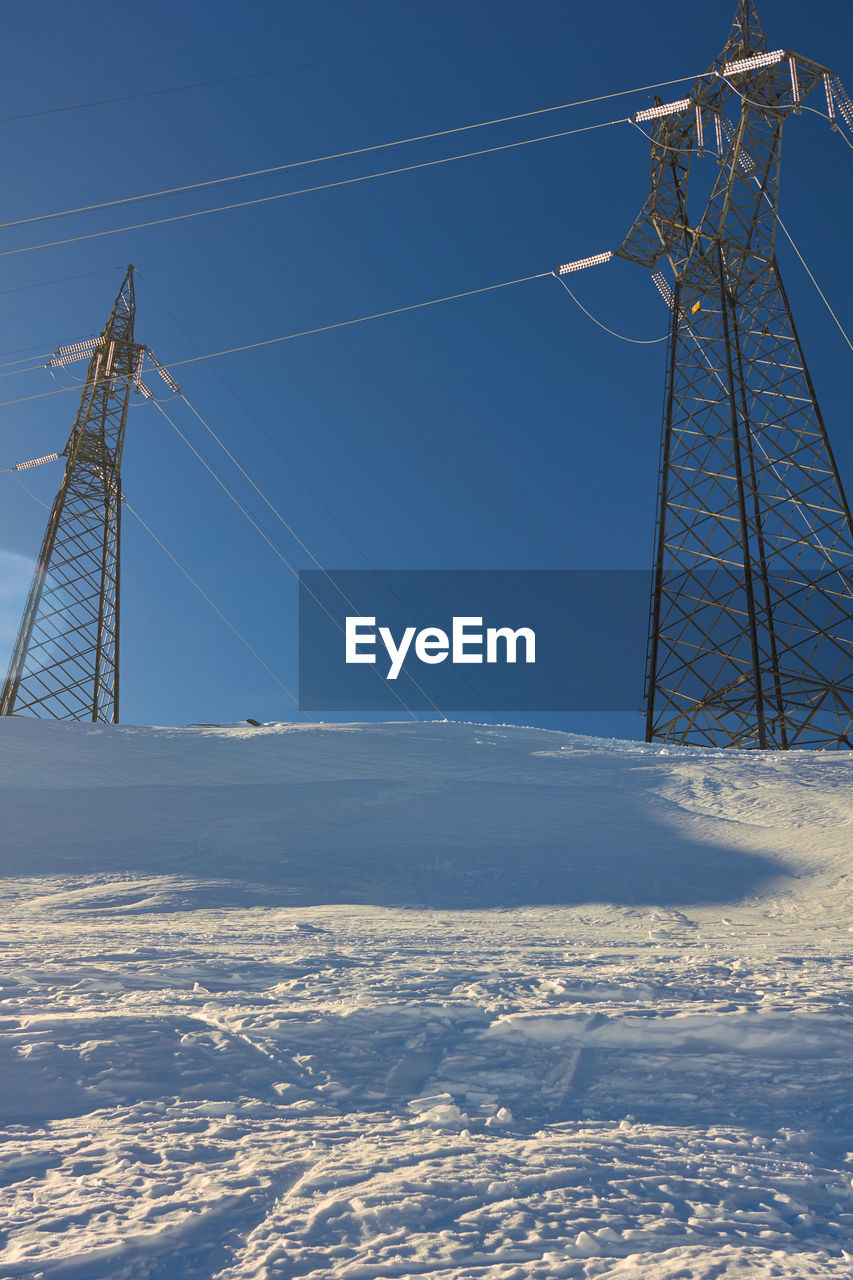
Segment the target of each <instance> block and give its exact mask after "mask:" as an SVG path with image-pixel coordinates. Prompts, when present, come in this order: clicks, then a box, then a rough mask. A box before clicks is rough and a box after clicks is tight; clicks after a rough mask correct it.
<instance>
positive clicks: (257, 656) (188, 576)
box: [124, 498, 317, 724]
mask: <svg viewBox="0 0 853 1280" xmlns="http://www.w3.org/2000/svg"><path fill="white" fill-rule="evenodd" d="M124 508H125V510H126V511H129V512H130V514H131V515H132V516H134V517H135V518H136V519H137V520H138V521H139V523H140V524H141V525H142V528H143V529H144V530H145V532H146V533H147V534H148V535H149V537H151V538H153V539H154V541H155V542H156V543H157V546H158V547H159V548H160V550H161V551H163V552H165V554H166V555H167V556H168V557H169V559H170V560H171V561H172V564H173V565H175V567H176V568H177V569H179V570H180V571H181V573H182V574H183V575H184V577H185V578H186V580H187V582H189V583H190V584H191V585H192V586H193V587H195V589H196V591H197V592H198V593H199V595H200V596H201V597H202V599H203V600H206V601H207V603H208V604H209V605H210V607H211V609H212V610H213V612H214V613H215V614H217V615H218V616H219V617H220V618H221V619H222V621H223V622H224V623H225V625H226V627H228V629H229V631H232V632H233V633H234V635H235V636H236V637H237V639H238V640H239V641H240V643H241V644H242V645H244V646H245V647H246V648H247V649H248V651H249V653H250V654H251V655H252V657H253V658H254V659H255V661H256V662H259V663H260V664H261V666H262V667H263V669H264V670H265V671H266V672H267V674H268V675H270V676H272V678H273V680H274V681H275V682H276V684H277V685H278V687H279V688H280V689H283V690H284V692H285V693H286V694H287V696H288V698H290V699H291V701H292V702H294V703H295V704H296V706H297V707H298V708H299V710H300V711H301V712H302V714H303V715H304V716H305V717H306V719H308V720H310V721H311V723H312V724H316V723H317V721H316V720H315V719H314V717H313V716H312V715H311V714H310V713H309V712H308V711H306V710H305V708H304V707H303V706H302V704H301V702H300V701H299V699H298V698H297V696H296V694H295V693H293V692H292V691H291V690H290V689H288V687H287V685H286V684H284V683H283V681H281V680H280V679H279V678H278V676H277V675H276V673H275V672H274V671H273V669H272V667H271V666H270V665H269V664H268V663H266V662H264V660H263V658H262V657H261V655H260V654H259V653H258V651H257V650H256V649H254V648H253V647H252V646H251V645H250V644H249V641H248V640H247V639H246V637H245V636H244V635H243V634H242V632H241V631H238V630H237V628H236V627H235V626H234V623H233V622H231V620H230V619H229V618H226V616H225V614H224V613H223V612H222V610H221V609H220V608H219V607H218V605H215V604H214V603H213V601H212V600H211V598H210V596H209V595H208V594H207V592H206V591H204V590H203V588H202V587H200V586H199V584H198V583H197V582H196V580H195V578H193V577H192V576H191V574H190V573H189V572H188V570H187V569H185V568H184V566H183V565H182V564H181V562H180V561H179V560H178V559H177V557H176V556H174V555H172V552H171V551H170V550H169V548H168V547H167V546H165V544H164V543H163V542H161V540H160V539H159V538H158V537H157V534H156V533H155V532H154V530H153V529H151V528H150V527H149V525H147V524H146V523H145V521H144V520H143V519H142V516H141V515H140V514H139V512H138V511H135V510H134V508H133V507H132V506H131V505H130V503H129V502H128V501H127V499H126V498H125V500H124Z"/></svg>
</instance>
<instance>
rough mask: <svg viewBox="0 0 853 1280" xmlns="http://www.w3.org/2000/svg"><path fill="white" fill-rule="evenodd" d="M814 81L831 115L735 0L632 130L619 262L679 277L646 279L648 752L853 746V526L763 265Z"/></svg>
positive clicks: (818, 72)
mask: <svg viewBox="0 0 853 1280" xmlns="http://www.w3.org/2000/svg"><path fill="white" fill-rule="evenodd" d="M821 85H822V86H823V87H824V88H825V90H826V101H827V108H828V114H829V115H830V117H831V118H833V119H834V107H835V92H836V90H835V89H834V88H833V86H837V89H838V91H839V92H841V93H843V91H841V90H840V86H838V82H836V81H831V80H830V75H829V72H828V70H827V68H825V67H823V66H820V65H819V64H817V63H814V62H812V61H810V60H809V59H807V58H803V57H801V56H800V55H798V54H797V55H793V54H788V53H786V52H784V51H781V50H778V51H768V49H767V44H766V40H765V37H764V32H763V30H762V27H761V23H760V21H759V18H758V15H757V13H756V9H755V6H754V4H753V3H752V0H742V2H741V3H740V4H739V6H738V12H737V16H736V18H735V22H734V26H733V27H732V31H731V34H730V36H729V40H728V43H727V44H726V47H725V49H724V50H723V53H722V54H721V55H720V57H719V58H718V59H717V61H716V62H715V63H714V65H713V67H712V68H711V71H710V72H709V74H708V75H707V76H705V77H703V78H702V79H701V80H700V81H699V82H698V83H697V85H696V86H695V87H694V88H693V89H692V90H691V92H690V94H689V95H688V96H687V97H686V98H685V99H683V100H681V101H680V102H678V103H673V104H670V105H669V106H666V105H665V104H659V105H658V106H657V107H655V108H650V109H649V110H648V111H645V112H640V113H638V115H637V116H636V117H635V120H637V122H638V123H640V122H641V121H648V128H649V132H650V138H651V157H652V182H651V193H650V196H649V199H648V201H647V203H646V205H645V208H644V209H643V212H642V213H641V215H640V217H639V219H638V220H637V222H636V223H635V225H634V227H633V228H632V230H631V232H630V233H629V235H628V237H627V239H626V240H625V242H624V244H623V245H622V246H621V248H620V249H619V250H618V251H617V254H618V256H621V257H624V258H628V259H631V260H632V261H634V262H639V263H641V264H643V265H645V266H648V267H650V268H653V269H654V268H656V267H657V265H658V263H659V262H660V261H661V260H662V259H668V261H669V263H670V265H671V268H672V271H673V273H674V277H675V279H674V284H673V286H672V289H671V290H670V289H669V287H668V286H667V285H666V284H665V282H664V280H663V278H662V277H661V276H660V275H657V276H656V279H657V281H658V283H659V285H660V286H661V288H662V292H663V293H664V294H665V296H667V295H668V300H669V302H670V305H671V308H672V312H671V327H670V337H669V348H668V372H667V385H666V402H665V413H664V424H663V440H662V449H661V468H660V488H659V508H658V519H657V535H656V542H657V546H656V562H655V569H654V588H653V598H652V607H651V622H650V629H649V632H650V634H649V648H648V662H647V687H646V698H647V721H646V737H647V739H648V740H649V741H652V740H658V741H671V742H679V743H692V744H697V745H703V746H711V747H718V746H726V747H758V748H781V749H787V748H790V747H821V748H823V747H851V746H853V577H852V576H851V575H853V523H851V515H850V508H849V506H848V503H847V499H846V497H845V495H844V490H843V487H842V483H841V479H840V477H839V474H838V469H837V467H836V464H835V460H834V458H833V455H832V449H831V447H830V443H829V439H828V437H827V433H826V428H825V426H824V422H823V418H822V416H821V412H820V409H819V407H818V403H817V398H816V396H815V391H814V387H813V385H812V380H811V377H810V375H809V371H808V368H807V366H806V361H805V357H804V355H803V350H802V346H801V344H800V340H799V337H798V335H797V331H796V328H795V325H794V319H793V316H792V314H791V308H790V306H789V303H788V299H787V296H786V294H785V289H784V287H783V284H782V278H781V276H780V274H779V268H778V265H777V262H776V254H775V237H776V228H777V198H778V190H779V175H780V146H781V141H782V129H783V125H784V122H785V120H786V119H787V118H788V116H789V115H790V114H791V113H792V112H797V111H798V110H799V109H800V103H801V102H802V101H803V99H804V98H805V97H806V96H807V95H808V94H809V93H810V92H811V91H812V90H814V89H816V88H819V87H820V86H821ZM845 102H846V105H844V104H842V110H844V111H846V110H847V109H848V107H849V100H846V99H845ZM732 108H734V110H732ZM845 119H846V117H845ZM708 155H710V156H712V157H716V161H717V165H718V168H717V170H716V172H715V176H714V177H713V178H712V179H711V180H710V181H709V183H708V185H709V186H710V187H711V190H710V195H709V196H708V198H707V202H706V203H705V207H704V212H703V213H702V216H701V218H700V219H699V220H698V221H697V222H696V223H695V224H694V223H692V222H691V220H690V216H689V213H688V184H689V181H690V179H691V169H692V170H693V177H694V194H695V183H696V181H697V175H698V173H699V169H700V167H701V166H697V165H696V160H697V157H700V156H708ZM708 163H712V161H708ZM699 180H701V179H699ZM706 191H707V187H706Z"/></svg>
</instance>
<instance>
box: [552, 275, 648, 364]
mask: <svg viewBox="0 0 853 1280" xmlns="http://www.w3.org/2000/svg"><path fill="white" fill-rule="evenodd" d="M551 275H552V276H553V277H554V279H555V280H559V282H560V284H561V285H562V286H563V288H564V289H565V291H566V293H567V294H568V295H569V297H570V298H571V300H572V302H574V303H575V305H576V306H578V307H580V309H581V311H582V312H583V313H584V315H585V316H589V318H590V320H591V321H592V323H593V324H597V325H598V327H599V329H603V330H604V332H605V333H609V334H610V335H611V337H613V338H621V339H622V341H623V342H633V343H635V344H636V345H637V346H643V347H647V346H651V345H652V344H653V343H655V342H666V340H667V337H668V336H669V335H668V334H666V333H665V334H664V335H663V337H661V338H628V337H626V336H625V334H624V333H617V332H616V330H615V329H608V327H607V325H606V324H602V323H601V321H600V320H597V319H596V318H595V316H594V315H593V314H592V312H591V311H587V309H586V307H585V306H584V305H583V303H582V302H581V301H580V300H579V299H578V298H576V297H575V295H574V294H573V293H572V291H571V289H570V288H569V286H568V285H567V284H566V282H565V280H564V279H563V277H562V276H558V275H557V273H556V271H552V272H551Z"/></svg>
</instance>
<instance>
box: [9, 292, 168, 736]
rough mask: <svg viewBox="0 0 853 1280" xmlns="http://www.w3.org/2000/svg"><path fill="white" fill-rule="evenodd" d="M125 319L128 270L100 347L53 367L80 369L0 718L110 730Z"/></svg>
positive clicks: (62, 358)
mask: <svg viewBox="0 0 853 1280" xmlns="http://www.w3.org/2000/svg"><path fill="white" fill-rule="evenodd" d="M135 310H136V307H135V299H134V288H133V267H128V270H127V275H126V276H125V279H124V282H123V284H122V286H121V289H120V291H119V294H118V297H117V298H116V301H115V305H114V306H113V309H112V313H111V314H110V318H109V320H108V321H107V324H106V327H105V329H104V331H103V333H102V334H101V336H100V338H99V339H97V340H96V341H93V342H91V343H87V344H78V347H79V348H80V350H79V351H78V350H77V348H76V347H75V348H73V349H72V348H62V349H60V353H59V355H58V356H57V357H55V361H54V362H55V363H57V364H59V363H67V362H68V361H69V360H71V359H74V358H89V368H88V374H87V377H86V384H85V387H84V390H83V396H82V399H81V401H80V408H79V410H78V413H77V418H76V420H75V422H74V426H73V428H72V430H71V434H70V436H69V437H68V443H67V444H66V446H65V449H64V451H63V452H64V456H65V457H66V459H67V461H66V465H65V475H64V478H63V481H62V485H61V487H60V489H59V492H58V493H57V495H56V499H55V501H54V503H53V508H52V510H51V513H50V518H49V520H48V522H47V529H46V531H45V535H44V540H43V542H42V547H41V553H40V555H39V560H38V565H37V567H36V571H35V574H34V576H33V581H32V586H31V587H30V593H29V597H28V599H27V603H26V607H25V609H24V614H23V618H22V621H21V626H20V630H19V632H18V638H17V642H16V644H15V649H14V653H13V656H12V661H11V664H10V667H9V674H8V676H7V678H6V683H5V685H4V687H3V693H2V697H0V714H2V715H27V716H36V717H39V718H45V719H55V720H92V721H101V722H115V721H117V720H118V694H119V583H120V561H121V557H120V545H121V455H122V447H123V445H124V434H125V423H126V420H127V408H128V401H129V399H130V391H131V387H132V385H133V383H134V381H136V382H137V384H138V383H139V369H140V364H141V358H142V355H143V352H144V348H142V347H140V346H139V345H138V344H137V343H136V342H134V338H133V324H134V317H135ZM84 348H85V349H84Z"/></svg>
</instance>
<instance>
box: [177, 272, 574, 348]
mask: <svg viewBox="0 0 853 1280" xmlns="http://www.w3.org/2000/svg"><path fill="white" fill-rule="evenodd" d="M552 274H553V273H552V272H550V271H540V272H538V273H537V274H536V275H533V276H519V278H518V279H517V280H502V281H501V283H500V284H487V285H483V286H482V288H480V289H466V290H465V291H464V292H463V293H449V294H447V295H446V296H445V297H443V298H429V299H428V300H427V301H426V302H412V303H409V305H408V306H405V307H392V308H391V310H390V311H375V312H373V313H372V314H371V315H367V316H356V317H355V319H353V320H338V321H337V322H336V323H335V324H323V325H320V326H319V327H318V328H316V329H301V330H300V331H299V332H298V333H286V334H284V335H283V336H282V337H280V338H265V339H264V340H263V341H262V342H248V343H246V344H245V346H242V347H228V348H226V350H224V351H212V352H210V354H209V355H205V356H190V357H189V359H187V360H173V361H171V363H170V364H169V368H170V369H177V368H179V367H180V366H183V365H187V364H198V363H200V361H202V360H215V359H217V358H218V357H219V356H231V355H235V354H237V353H239V352H241V351H254V350H256V349H257V348H258V347H270V346H273V345H275V343H277V342H290V341H292V339H294V338H308V337H311V336H312V335H313V334H315V333H328V332H329V331H330V330H332V329H345V328H347V327H348V326H349V325H354V324H365V323H366V322H367V321H368V320H383V319H384V318H385V317H386V316H398V315H401V314H402V313H403V312H405V311H419V310H421V309H422V308H423V307H434V306H437V305H438V304H439V303H440V302H455V301H456V299H457V298H473V297H474V295H475V294H478V293H491V292H492V291H493V290H495V289H508V288H510V287H511V286H512V285H515V284H526V283H527V282H528V281H529V280H542V279H544V278H545V276H550V275H552Z"/></svg>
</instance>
